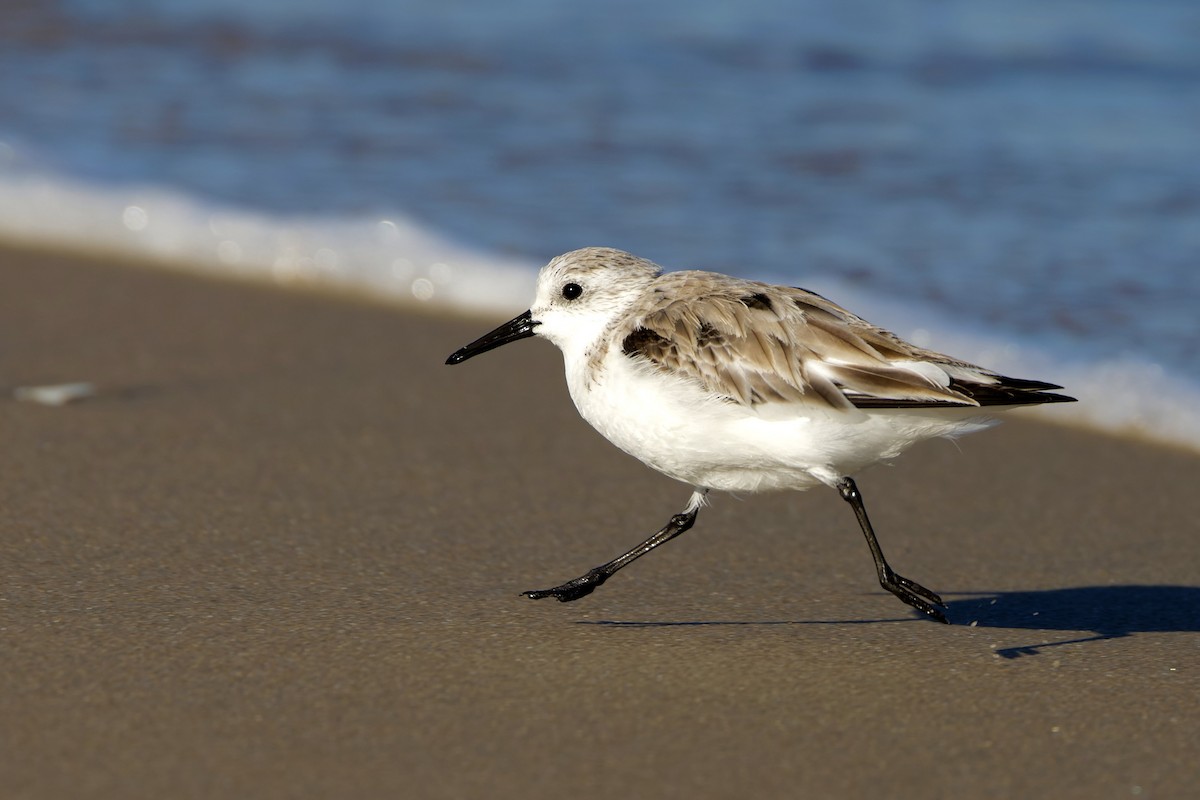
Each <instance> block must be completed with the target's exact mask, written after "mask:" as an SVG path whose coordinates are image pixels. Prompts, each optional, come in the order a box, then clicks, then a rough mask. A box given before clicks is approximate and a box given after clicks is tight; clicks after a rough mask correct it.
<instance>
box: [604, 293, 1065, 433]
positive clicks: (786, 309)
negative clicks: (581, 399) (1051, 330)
mask: <svg viewBox="0 0 1200 800" xmlns="http://www.w3.org/2000/svg"><path fill="white" fill-rule="evenodd" d="M610 341H613V342H615V343H617V344H618V346H619V347H620V349H621V351H622V352H623V353H624V354H625V355H626V356H628V357H630V358H635V359H643V360H644V361H646V362H648V363H649V364H651V365H653V366H654V367H655V368H657V369H659V370H661V371H663V372H667V373H671V374H675V375H679V376H683V377H686V378H688V379H691V380H695V381H697V382H699V383H700V384H701V385H702V386H703V387H704V388H705V389H706V390H707V391H709V392H711V393H712V394H715V395H718V396H720V397H725V398H728V399H729V400H730V401H732V402H735V403H740V404H742V405H749V406H757V405H760V404H766V403H793V402H803V403H811V404H816V405H824V406H827V407H831V408H837V409H852V408H856V407H857V408H904V407H931V406H956V407H971V406H980V405H1025V404H1035V403H1050V402H1062V401H1067V400H1070V399H1072V398H1068V397H1065V396H1063V395H1055V394H1049V393H1046V392H1045V391H1044V390H1046V389H1057V388H1060V387H1058V386H1055V385H1053V384H1048V383H1041V382H1038V381H1026V380H1017V379H1009V378H1005V377H1003V376H1000V375H997V374H996V373H993V372H990V371H988V370H985V369H983V368H982V367H978V366H975V365H974V364H969V363H967V362H964V361H959V360H957V359H953V358H950V357H949V356H945V355H943V354H941V353H935V352H933V351H931V350H926V349H924V348H920V347H917V346H916V345H912V344H909V343H908V342H905V341H904V340H902V339H900V338H899V337H898V336H896V335H895V334H893V333H890V332H888V331H886V330H883V329H882V328H879V327H876V326H875V325H872V324H870V323H869V322H867V321H865V320H863V319H861V318H859V317H857V316H855V315H854V314H852V313H850V312H849V311H847V310H846V309H844V308H842V307H841V306H839V305H837V304H835V303H832V302H830V301H829V300H826V299H825V298H823V297H821V296H820V295H817V294H814V293H812V292H808V291H805V290H803V289H790V288H787V287H781V286H772V285H770V284H765V283H757V282H753V281H745V280H741V279H737V278H730V277H727V276H724V275H720V274H716V273H708V272H672V273H667V274H665V275H662V276H660V277H658V278H657V279H656V280H655V281H654V283H653V285H652V288H651V291H650V292H648V293H647V295H646V300H645V302H644V303H643V304H640V305H638V306H637V307H636V308H634V309H632V310H631V313H630V314H629V315H628V316H626V317H625V318H624V319H622V320H621V321H619V322H618V324H617V325H616V327H615V328H614V329H613V330H612V331H611V338H610Z"/></svg>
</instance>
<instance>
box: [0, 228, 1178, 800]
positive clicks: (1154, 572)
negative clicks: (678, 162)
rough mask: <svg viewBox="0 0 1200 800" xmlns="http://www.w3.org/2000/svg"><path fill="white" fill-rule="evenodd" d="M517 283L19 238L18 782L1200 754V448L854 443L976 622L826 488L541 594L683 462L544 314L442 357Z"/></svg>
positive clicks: (931, 776)
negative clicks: (189, 262)
mask: <svg viewBox="0 0 1200 800" xmlns="http://www.w3.org/2000/svg"><path fill="white" fill-rule="evenodd" d="M521 310H522V309H513V311H514V313H516V312H518V311H521ZM494 322H495V320H467V319H454V318H449V317H435V316H429V315H422V314H419V313H415V312H402V311H397V310H395V309H388V308H384V307H380V306H375V305H371V304H367V303H359V302H353V301H350V300H346V299H338V298H332V297H322V296H316V295H309V294H303V293H287V292H280V291H273V290H270V289H267V288H260V287H255V286H246V285H238V284H231V283H230V284H227V283H220V282H215V281H209V280H201V279H195V278H192V277H189V276H183V275H177V274H173V273H167V272H156V271H151V270H145V269H139V268H132V267H125V266H120V265H112V264H106V263H103V262H101V261H88V260H86V259H80V258H73V257H65V256H57V255H46V254H37V253H32V252H24V251H18V250H4V251H0V394H2V396H3V398H4V400H3V401H2V402H0V408H2V417H0V783H2V784H3V787H4V788H3V791H0V794H3V795H4V796H5V797H12V798H84V797H86V798H100V797H112V798H142V797H145V798H167V797H169V798H190V797H256V798H271V797H288V798H299V797H414V798H475V797H478V798H518V797H520V798H528V797H532V796H554V795H561V794H567V793H569V794H570V795H571V796H573V797H575V798H593V797H596V798H599V797H659V798H661V797H665V798H670V797H689V798H707V797H713V798H720V797H764V798H770V797H847V798H854V797H882V796H915V797H922V798H991V797H995V798H1010V797H1055V798H1076V797H1078V798H1110V797H1111V798H1120V797H1133V796H1141V797H1158V798H1182V797H1187V796H1191V795H1192V793H1194V792H1195V787H1196V778H1197V774H1198V773H1197V769H1198V768H1197V766H1196V765H1197V763H1200V744H1198V742H1200V713H1198V712H1200V700H1198V699H1197V698H1198V697H1200V694H1198V693H1200V679H1198V668H1200V660H1198V656H1200V547H1198V542H1197V527H1198V524H1197V520H1198V519H1200V492H1198V491H1197V489H1196V487H1197V486H1198V485H1200V457H1198V456H1196V455H1194V454H1190V453H1187V452H1184V451H1180V450H1172V449H1169V448H1161V447H1154V446H1149V445H1145V444H1142V443H1138V442H1135V441H1131V440H1123V439H1120V438H1117V437H1113V436H1107V435H1101V434H1094V433H1087V432H1081V431H1078V430H1073V429H1069V428H1066V427H1056V426H1049V425H1046V424H1041V423H1033V422H1029V421H1024V420H1021V419H1020V414H1019V413H1017V414H1013V415H1012V421H1010V422H1008V423H1006V424H1004V425H1002V426H999V427H997V428H995V429H993V430H990V431H988V432H986V433H983V434H979V435H976V436H973V437H969V438H966V439H963V440H961V441H960V442H959V443H958V444H957V445H956V444H951V443H945V442H934V443H929V444H927V445H925V446H923V447H921V448H917V449H915V450H914V451H913V452H912V453H910V454H908V455H907V456H905V457H904V458H903V459H901V460H900V461H899V462H897V464H896V465H895V466H893V467H891V468H886V467H880V468H876V469H874V470H871V471H868V472H865V473H863V474H862V475H860V476H858V478H859V486H860V487H861V488H862V490H863V492H864V495H865V498H866V501H867V505H868V508H869V509H870V510H871V513H872V518H873V520H874V522H875V525H876V528H877V530H878V532H879V536H880V541H881V543H882V545H883V547H884V549H885V550H886V552H887V554H888V557H889V559H890V560H891V562H892V564H893V565H894V566H895V567H896V568H897V570H898V571H900V572H902V573H904V574H906V575H908V576H910V577H912V578H914V579H915V580H918V581H920V582H921V583H923V584H924V585H926V586H928V587H930V588H931V589H934V590H936V591H939V592H941V593H942V595H943V597H945V598H946V599H947V600H948V601H949V604H950V610H949V617H950V618H951V620H952V621H953V623H954V624H953V625H951V626H943V625H938V624H936V623H933V622H930V621H928V620H926V619H923V618H920V617H919V615H918V614H917V613H916V612H914V611H912V610H911V609H908V608H907V607H905V606H903V605H902V604H901V603H900V602H898V601H897V600H896V599H895V598H893V597H891V596H890V595H888V594H886V593H885V592H883V591H882V590H881V589H880V588H879V587H878V585H877V584H875V582H874V576H873V569H872V564H871V560H870V556H869V554H868V552H867V549H866V545H865V544H864V542H863V540H862V537H861V534H860V533H859V531H858V527H857V525H856V523H855V520H854V517H853V515H852V513H851V512H850V510H849V509H848V508H847V507H846V506H845V504H844V503H843V502H842V501H841V500H840V498H838V497H837V496H836V494H835V493H833V492H831V491H812V492H808V493H804V494H781V495H767V496H758V497H745V498H733V497H728V496H720V497H717V498H715V502H714V504H713V507H712V508H710V509H707V510H705V511H704V512H702V513H701V515H700V518H699V521H698V522H697V525H696V527H695V529H694V530H693V531H692V532H690V533H688V534H687V535H685V536H684V537H682V538H680V539H679V540H678V541H676V542H672V543H671V544H670V545H668V546H666V547H664V548H663V549H662V550H661V551H659V552H655V553H653V554H652V555H650V556H648V557H647V558H645V559H643V560H642V561H640V562H638V563H637V564H636V565H634V566H632V567H630V568H629V569H627V570H625V571H623V572H622V573H620V575H618V576H617V577H615V578H614V579H613V580H612V581H610V582H609V583H607V584H606V585H605V586H604V587H602V588H601V589H600V590H598V591H597V592H596V593H595V594H594V595H592V596H591V597H588V598H585V599H584V600H581V601H579V602H577V603H571V604H560V603H555V602H551V601H542V602H536V603H535V602H532V601H529V600H526V599H523V598H521V597H519V596H518V595H519V593H520V592H521V591H522V590H526V589H535V588H545V587H546V586H550V585H554V584H557V583H559V582H561V581H563V580H565V579H568V578H572V577H575V576H576V575H579V574H580V573H582V572H584V571H586V570H587V569H588V568H589V567H591V566H594V565H596V564H598V563H601V562H603V561H606V560H607V559H609V558H611V557H612V556H614V555H616V554H617V553H619V552H621V551H623V550H625V549H626V548H628V547H629V546H631V545H633V544H635V543H637V542H639V541H641V540H642V539H643V538H645V537H646V536H647V535H648V534H649V533H651V532H652V531H653V530H656V529H657V528H659V527H660V526H661V525H662V524H663V523H664V522H665V521H666V519H667V517H668V516H669V515H671V514H672V513H674V512H675V511H677V510H679V508H680V507H681V506H682V504H683V503H684V502H685V500H686V499H687V495H688V489H687V488H686V487H683V486H681V485H679V484H676V483H673V482H672V481H670V480H668V479H666V478H662V477H660V476H658V475H656V474H654V473H652V472H651V471H650V470H649V469H647V468H645V467H643V466H642V465H640V464H638V463H637V462H636V461H634V460H633V459H631V458H629V457H628V456H625V455H624V454H622V453H620V452H619V451H617V450H616V449H615V448H613V447H612V446H611V445H609V444H608V443H607V442H605V441H603V440H602V439H601V438H600V437H599V435H598V434H596V433H595V432H593V431H592V430H591V429H590V428H588V427H587V425H586V424H585V423H584V422H582V421H581V420H580V419H579V418H578V416H577V415H576V413H575V410H574V408H573V407H572V406H571V403H570V400H569V398H568V397H567V393H566V389H565V386H564V383H563V378H562V374H561V361H560V357H559V355H558V353H557V351H555V350H554V348H553V347H552V346H550V345H549V344H547V343H545V342H539V341H533V342H523V343H520V344H516V345H513V346H511V347H506V348H504V349H502V350H499V351H497V352H495V353H490V354H488V355H487V356H484V357H481V358H479V359H476V360H473V361H471V362H470V363H468V364H465V365H463V366H460V367H455V368H448V367H445V366H444V365H443V361H444V360H445V357H446V356H447V355H448V354H449V353H450V352H451V351H453V350H454V349H456V348H457V347H459V346H460V345H462V344H464V343H466V342H467V341H469V340H471V339H473V338H475V337H476V336H478V335H479V334H481V333H483V332H484V331H486V330H488V329H489V327H490V326H491V325H492V324H493V323H494ZM1027 377H1031V378H1045V379H1051V380H1052V379H1054V377H1055V376H1053V375H1031V376H1027ZM74 381H87V382H91V383H93V384H95V386H96V389H97V393H96V396H95V397H92V398H90V399H87V400H84V401H81V402H78V403H75V404H71V405H67V406H64V407H59V408H54V407H46V406H40V405H36V404H31V403H25V402H17V401H15V400H12V399H11V397H12V392H13V390H14V389H15V388H16V387H18V386H29V385H41V384H54V383H66V382H74ZM1068 389H1069V387H1068ZM1071 413H1072V409H1071V407H1070V406H1064V407H1063V408H1062V409H1061V414H1062V415H1063V416H1064V417H1069V415H1070V414H1071Z"/></svg>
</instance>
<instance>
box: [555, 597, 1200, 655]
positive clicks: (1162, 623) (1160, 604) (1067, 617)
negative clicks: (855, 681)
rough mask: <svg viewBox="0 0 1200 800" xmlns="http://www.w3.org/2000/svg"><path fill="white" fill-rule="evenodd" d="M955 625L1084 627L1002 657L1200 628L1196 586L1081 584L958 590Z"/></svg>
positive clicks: (953, 600)
mask: <svg viewBox="0 0 1200 800" xmlns="http://www.w3.org/2000/svg"><path fill="white" fill-rule="evenodd" d="M943 596H944V597H946V599H947V600H948V601H949V606H950V608H949V611H948V613H947V616H949V618H950V620H951V622H953V623H954V624H955V625H970V626H972V627H977V628H1006V629H1009V630H1027V631H1074V632H1079V631H1088V632H1089V633H1090V634H1091V635H1090V636H1075V637H1071V638H1069V639H1063V640H1061V641H1054V642H1043V643H1041V644H1034V645H1022V646H1018V647H1006V648H1003V649H1000V650H997V651H996V653H997V655H999V656H1001V657H1003V658H1010V659H1012V658H1020V657H1022V656H1031V655H1037V654H1038V653H1040V652H1041V651H1043V650H1045V649H1048V648H1051V647H1059V646H1062V645H1066V644H1079V643H1082V642H1096V641H1103V640H1105V639H1118V638H1122V637H1125V636H1131V635H1133V634H1137V633H1185V632H1190V633H1196V632H1200V587H1193V586H1140V585H1133V586H1083V587H1078V588H1073V589H1046V590H1040V591H1028V592H988V593H979V592H956V593H953V594H950V595H945V594H944V595H943ZM923 619H925V618H924V617H918V616H915V612H914V616H913V617H907V618H903V619H869V620H763V621H754V620H744V621H741V620H696V621H685V622H648V621H617V620H581V621H580V623H579V624H581V625H607V626H613V627H623V628H662V627H693V626H708V625H748V626H754V625H875V624H879V623H885V622H919V621H921V620H923Z"/></svg>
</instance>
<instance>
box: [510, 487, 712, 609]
mask: <svg viewBox="0 0 1200 800" xmlns="http://www.w3.org/2000/svg"><path fill="white" fill-rule="evenodd" d="M706 494H708V490H707V489H697V490H696V491H695V492H693V493H692V497H691V499H690V500H689V501H688V504H687V508H685V509H684V510H683V511H681V512H679V513H678V514H676V515H675V516H673V517H671V519H670V521H669V522H668V523H667V524H666V525H665V526H664V527H663V529H662V530H660V531H659V532H658V533H656V534H654V535H653V536H651V537H650V538H649V539H647V540H646V541H644V542H642V543H641V544H639V545H638V546H637V547H635V548H633V549H632V550H630V551H628V552H626V553H622V554H621V555H619V556H617V557H616V558H614V559H613V560H612V561H609V562H608V563H607V564H601V565H600V566H598V567H596V568H595V569H591V570H588V571H587V572H586V573H585V574H583V575H580V576H579V577H578V578H575V579H574V580H570V581H567V582H566V583H564V584H562V585H561V586H555V587H554V588H553V589H534V590H532V591H528V592H522V593H521V594H522V595H524V596H525V597H528V598H530V599H532V600H541V599H542V598H545V597H553V598H555V599H556V600H558V601H559V602H562V603H569V602H571V601H572V600H578V599H579V598H581V597H586V596H587V595H589V594H591V593H592V592H594V591H596V587H597V586H599V585H600V584H602V583H604V582H605V581H606V580H608V579H609V578H611V577H612V576H613V573H615V572H616V571H617V570H619V569H621V568H622V567H625V566H627V565H628V564H629V563H630V562H633V561H636V560H637V559H639V558H641V557H642V556H644V555H646V553H649V552H650V551H651V550H653V549H654V548H656V547H658V546H659V545H661V544H666V543H667V542H669V541H671V540H672V539H674V538H675V537H676V536H678V535H679V534H681V533H683V532H684V531H686V530H687V529H688V528H690V527H692V525H693V524H694V523H695V522H696V515H697V514H699V513H700V507H701V506H702V505H704V496H705V495H706Z"/></svg>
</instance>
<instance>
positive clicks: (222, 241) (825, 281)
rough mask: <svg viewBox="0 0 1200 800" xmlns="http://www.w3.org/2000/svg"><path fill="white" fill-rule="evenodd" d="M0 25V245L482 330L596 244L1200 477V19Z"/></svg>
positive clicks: (703, 15) (713, 0) (1100, 5)
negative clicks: (1025, 386) (1000, 394)
mask: <svg viewBox="0 0 1200 800" xmlns="http://www.w3.org/2000/svg"><path fill="white" fill-rule="evenodd" d="M0 12H2V13H0V238H2V239H4V240H8V241H13V242H23V243H35V244H45V245H51V246H61V247H70V248H74V249H80V250H88V251H100V252H108V253H115V254H123V255H132V256H136V257H140V258H145V259H148V260H152V261H154V262H156V263H160V264H162V265H164V266H176V267H184V268H189V269H199V270H208V271H223V272H228V273H233V274H240V275H245V276H251V277H257V278H261V279H263V280H270V281H275V282H278V283H280V284H291V283H308V284H313V283H315V284H318V285H321V284H327V285H342V286H352V287H355V288H357V289H359V290H365V291H369V292H371V293H374V294H377V295H380V296H384V297H388V298H393V299H395V300H396V301H398V302H402V303H413V304H433V305H441V306H443V307H448V308H457V309H468V310H479V311H487V312H494V313H496V314H507V313H515V312H517V311H520V310H522V309H524V308H525V307H526V306H527V304H528V301H529V297H530V295H531V293H532V282H533V275H534V272H535V270H536V268H537V267H538V266H539V265H540V264H541V263H544V262H545V261H546V260H547V259H548V258H550V257H551V256H553V255H555V254H557V253H559V252H563V251H566V250H569V249H573V248H576V247H580V246H584V245H592V244H604V245H611V246H616V247H622V248H625V249H629V250H632V251H635V252H637V253H639V254H641V255H644V256H647V257H649V258H652V259H654V260H656V261H658V262H659V263H661V264H663V265H665V266H667V267H668V268H680V269H682V268H701V269H715V270H720V271H723V272H729V273H732V274H738V275H743V276H746V277H753V278H760V279H766V280H773V281H780V282H787V283H791V284H794V285H802V286H805V287H807V288H811V289H814V290H816V291H820V292H821V293H823V294H826V295H829V296H831V297H832V298H833V299H835V300H837V301H839V302H841V303H842V304H843V305H847V306H848V307H850V308H851V309H852V310H854V311H856V312H858V313H860V314H862V315H863V316H865V317H867V318H869V319H872V320H873V321H875V322H877V323H879V324H883V325H885V326H887V327H889V328H891V329H893V330H895V331H896V332H897V333H899V334H900V335H902V336H905V337H908V338H912V339H914V340H916V341H918V343H920V344H924V345H927V346H931V347H934V348H936V349H939V350H944V351H947V352H950V353H953V354H955V355H958V356H961V357H964V358H968V359H972V360H976V361H979V362H981V363H983V364H985V365H987V366H990V367H993V368H997V369H1000V370H1002V371H1007V372H1010V373H1012V374H1017V375H1022V376H1025V377H1033V378H1043V379H1051V380H1055V381H1057V382H1060V383H1064V384H1066V385H1067V386H1068V387H1069V389H1070V391H1071V392H1072V393H1074V394H1076V395H1077V396H1079V397H1080V398H1081V399H1082V400H1083V401H1084V402H1082V403H1080V404H1078V405H1074V406H1070V407H1058V408H1055V409H1051V410H1050V412H1048V413H1049V414H1051V415H1052V416H1053V418H1055V419H1069V420H1073V421H1080V422H1084V423H1087V424H1092V425H1098V426H1101V427H1105V428H1110V429H1128V430H1136V431H1139V432H1141V433H1143V434H1147V435H1150V436H1153V437H1155V438H1158V439H1161V440H1165V441H1174V442H1180V443H1183V444H1185V445H1187V446H1191V447H1195V448H1200V322H1198V321H1197V308H1198V307H1200V4H1197V3H1195V2H1192V0H1175V1H1174V2H1171V1H1169V0H1087V1H1086V2H1084V1H1083V0H1080V1H1078V2H1067V1H1066V0H1063V1H1062V2H1053V3H1047V2H1044V0H1009V2H1004V3H1000V2H995V1H994V0H954V2H948V1H947V0H905V1H904V2H894V0H873V1H868V0H826V1H825V2H816V1H815V0H796V1H795V2H768V1H767V0H744V1H743V2H739V3H729V2H725V0H660V2H655V3H645V2H638V3H635V2H630V1H629V0H615V1H614V2H609V3H583V2H570V1H568V0H557V1H555V0H510V1H509V2H506V3H493V2H484V1H483V0H440V2H428V1H427V0H412V1H411V2H404V1H403V0H338V1H337V2H335V1H334V0H255V2H253V3H247V2H244V1H239V2H233V0H39V1H38V2H32V1H31V0H7V2H4V3H3V4H2V6H0ZM438 355H444V354H431V357H434V356H438Z"/></svg>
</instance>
